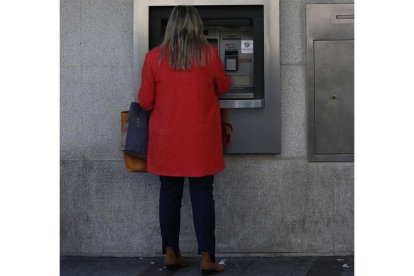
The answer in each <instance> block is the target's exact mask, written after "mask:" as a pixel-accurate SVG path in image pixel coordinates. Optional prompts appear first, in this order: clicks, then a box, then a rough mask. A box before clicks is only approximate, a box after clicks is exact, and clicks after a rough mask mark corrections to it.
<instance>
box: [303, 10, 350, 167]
mask: <svg viewBox="0 0 414 276" xmlns="http://www.w3.org/2000/svg"><path fill="white" fill-rule="evenodd" d="M306 31H307V95H308V96H307V107H308V160H309V161H353V160H354V5H353V4H307V5H306Z"/></svg>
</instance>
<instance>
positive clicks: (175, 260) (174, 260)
mask: <svg viewBox="0 0 414 276" xmlns="http://www.w3.org/2000/svg"><path fill="white" fill-rule="evenodd" d="M164 265H165V266H166V267H167V269H177V268H180V267H186V266H188V262H187V259H186V258H184V257H183V256H181V254H180V255H179V256H178V257H177V256H176V255H175V252H174V249H173V248H172V247H169V246H167V252H166V255H165V258H164Z"/></svg>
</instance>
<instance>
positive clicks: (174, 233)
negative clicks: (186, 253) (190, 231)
mask: <svg viewBox="0 0 414 276" xmlns="http://www.w3.org/2000/svg"><path fill="white" fill-rule="evenodd" d="M160 181H161V188H160V199H159V219H160V227H161V238H162V253H163V254H166V252H167V246H171V247H172V248H173V249H174V253H175V255H176V256H177V257H178V256H179V255H180V249H179V237H180V220H181V218H180V215H181V199H182V197H183V188H184V177H175V176H160Z"/></svg>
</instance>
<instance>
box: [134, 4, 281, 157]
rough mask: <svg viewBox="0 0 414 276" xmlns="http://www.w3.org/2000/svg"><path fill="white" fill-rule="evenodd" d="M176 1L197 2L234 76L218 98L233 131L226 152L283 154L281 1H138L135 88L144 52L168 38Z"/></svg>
mask: <svg viewBox="0 0 414 276" xmlns="http://www.w3.org/2000/svg"><path fill="white" fill-rule="evenodd" d="M176 5H193V6H194V7H195V8H196V9H197V10H198V12H199V13H200V16H201V17H202V19H203V25H204V36H205V37H206V39H207V41H208V42H209V43H210V44H211V45H213V46H215V47H217V48H218V50H219V53H220V57H221V60H222V62H223V65H224V69H225V71H226V72H227V74H228V75H229V77H230V78H231V81H232V85H231V87H230V89H229V91H228V92H227V93H226V94H224V95H222V96H221V97H220V98H219V101H220V106H221V108H222V111H223V112H222V114H223V119H224V120H226V121H227V122H229V123H230V124H231V125H232V127H233V131H232V132H231V137H230V143H229V144H226V145H225V147H224V152H225V153H280V151H281V149H280V47H279V1H274V0H256V1H251V0H250V1H237V3H236V1H233V0H223V1H218V0H209V1H197V5H194V1H190V0H187V1H186V0H184V1H167V0H152V1H150V0H135V1H134V89H135V90H137V88H138V84H139V82H140V80H139V78H140V73H139V70H140V68H141V66H142V63H143V59H144V57H145V54H146V52H147V51H148V50H149V49H152V48H153V47H156V46H158V45H159V44H160V43H161V42H162V40H163V37H164V33H165V29H166V26H167V22H168V18H169V16H170V14H171V11H172V10H173V8H174V7H175V6H176Z"/></svg>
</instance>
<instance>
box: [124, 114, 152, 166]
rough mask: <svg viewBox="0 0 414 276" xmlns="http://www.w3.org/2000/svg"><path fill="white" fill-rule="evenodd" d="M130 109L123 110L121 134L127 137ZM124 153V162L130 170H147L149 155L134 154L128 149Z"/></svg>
mask: <svg viewBox="0 0 414 276" xmlns="http://www.w3.org/2000/svg"><path fill="white" fill-rule="evenodd" d="M127 122H128V111H122V112H121V136H122V137H125V135H126V131H127V126H128V124H127ZM122 152H123V154H124V162H125V166H126V168H127V170H128V171H129V172H147V157H146V156H143V155H133V154H130V153H128V152H126V151H122Z"/></svg>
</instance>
